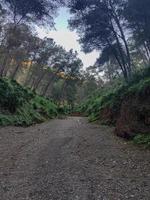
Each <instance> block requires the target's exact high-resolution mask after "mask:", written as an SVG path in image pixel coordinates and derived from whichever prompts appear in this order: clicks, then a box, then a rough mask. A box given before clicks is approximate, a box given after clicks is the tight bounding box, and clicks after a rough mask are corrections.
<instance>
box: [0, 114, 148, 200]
mask: <svg viewBox="0 0 150 200" xmlns="http://www.w3.org/2000/svg"><path fill="white" fill-rule="evenodd" d="M112 132H113V129H112V128H108V127H105V126H99V125H96V124H88V123H87V120H86V119H85V118H80V117H70V118H67V119H63V120H52V121H50V122H47V123H44V124H41V125H36V126H32V127H29V128H19V127H6V128H1V129H0V200H126V199H129V200H130V199H131V200H150V151H149V150H145V149H143V148H139V147H136V146H134V145H132V144H130V143H127V142H126V141H125V140H122V139H120V138H117V137H116V136H114V135H113V133H112Z"/></svg>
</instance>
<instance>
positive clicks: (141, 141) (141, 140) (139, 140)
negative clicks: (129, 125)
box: [133, 134, 150, 147]
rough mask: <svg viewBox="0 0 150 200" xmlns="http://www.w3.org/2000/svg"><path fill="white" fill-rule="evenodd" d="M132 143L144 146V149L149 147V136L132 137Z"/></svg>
mask: <svg viewBox="0 0 150 200" xmlns="http://www.w3.org/2000/svg"><path fill="white" fill-rule="evenodd" d="M133 142H134V143H135V144H138V145H146V147H150V135H144V134H139V135H137V136H135V137H134V139H133Z"/></svg>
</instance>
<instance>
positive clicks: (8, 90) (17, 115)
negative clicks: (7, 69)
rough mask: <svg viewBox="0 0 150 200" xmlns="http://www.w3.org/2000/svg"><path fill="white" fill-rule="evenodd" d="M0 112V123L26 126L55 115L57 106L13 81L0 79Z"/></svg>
mask: <svg viewBox="0 0 150 200" xmlns="http://www.w3.org/2000/svg"><path fill="white" fill-rule="evenodd" d="M0 113H1V114H0V125H24V126H28V125H31V124H34V123H39V122H44V121H45V120H47V119H50V118H53V117H56V116H57V106H56V105H55V104H54V103H53V102H52V101H50V100H48V99H45V98H43V97H41V96H38V95H36V94H35V93H33V92H31V91H30V90H27V89H24V88H23V87H22V86H21V85H19V84H18V83H17V82H15V81H11V80H8V79H0Z"/></svg>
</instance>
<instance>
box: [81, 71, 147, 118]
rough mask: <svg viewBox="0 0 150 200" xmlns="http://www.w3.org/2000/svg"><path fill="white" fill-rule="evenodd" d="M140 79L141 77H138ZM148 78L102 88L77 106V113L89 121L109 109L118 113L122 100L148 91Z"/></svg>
mask: <svg viewBox="0 0 150 200" xmlns="http://www.w3.org/2000/svg"><path fill="white" fill-rule="evenodd" d="M139 77H140V78H141V77H142V75H141V76H139ZM149 88H150V78H149V77H148V78H147V77H146V78H145V79H141V80H140V81H139V78H138V79H137V78H135V79H134V81H132V82H130V83H128V84H127V83H125V82H119V83H117V84H116V83H114V84H113V85H111V86H107V87H104V88H103V89H101V90H100V91H96V93H94V94H93V95H91V96H90V97H89V98H88V99H87V100H86V101H85V102H83V103H82V104H81V105H80V106H79V111H80V112H82V113H85V115H86V116H88V117H89V120H90V121H95V120H98V119H99V118H100V115H101V111H102V110H103V109H105V108H109V109H111V110H112V112H113V113H115V112H120V107H121V104H122V102H123V100H124V99H125V98H126V97H129V96H131V95H135V96H141V95H144V94H147V92H148V91H150V89H149Z"/></svg>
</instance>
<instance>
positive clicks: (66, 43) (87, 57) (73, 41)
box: [37, 8, 99, 68]
mask: <svg viewBox="0 0 150 200" xmlns="http://www.w3.org/2000/svg"><path fill="white" fill-rule="evenodd" d="M69 18H70V13H69V11H68V10H67V9H66V8H61V9H60V10H59V14H58V16H57V17H56V19H55V28H56V30H51V31H48V30H45V29H44V28H43V29H42V28H39V27H38V28H37V31H38V34H39V36H40V37H41V38H43V37H45V36H46V37H50V38H53V39H54V40H55V42H56V43H57V44H59V45H61V46H63V47H64V48H65V49H66V50H67V51H69V50H70V49H73V50H76V51H77V52H78V54H79V58H80V59H81V60H82V62H83V65H84V68H87V67H89V66H91V65H93V64H94V63H95V61H96V58H97V57H98V55H99V54H98V52H96V51H93V52H92V53H89V54H85V53H84V52H82V51H81V46H80V44H79V42H78V39H79V37H78V35H77V33H76V32H75V31H70V30H69V28H68V19H69Z"/></svg>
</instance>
